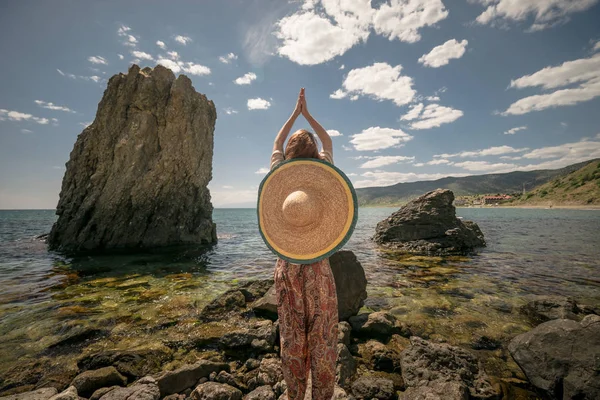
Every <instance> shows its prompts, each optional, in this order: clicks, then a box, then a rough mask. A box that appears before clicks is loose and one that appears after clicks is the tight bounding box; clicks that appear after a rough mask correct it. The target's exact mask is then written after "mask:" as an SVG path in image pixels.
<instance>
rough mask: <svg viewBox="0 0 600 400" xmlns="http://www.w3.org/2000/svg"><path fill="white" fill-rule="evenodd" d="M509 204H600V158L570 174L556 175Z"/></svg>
mask: <svg viewBox="0 0 600 400" xmlns="http://www.w3.org/2000/svg"><path fill="white" fill-rule="evenodd" d="M509 204H511V205H546V206H549V205H555V206H556V205H600V160H593V161H591V162H590V163H588V164H587V165H584V166H583V167H582V168H580V169H578V170H576V171H573V172H571V173H570V174H567V175H563V176H558V177H556V178H554V179H552V180H551V181H550V182H547V183H545V184H543V185H541V186H538V187H537V188H535V189H534V190H532V191H530V192H529V193H526V194H525V196H521V197H520V198H517V199H515V200H514V201H512V202H510V203H509Z"/></svg>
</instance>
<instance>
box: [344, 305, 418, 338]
mask: <svg viewBox="0 0 600 400" xmlns="http://www.w3.org/2000/svg"><path fill="white" fill-rule="evenodd" d="M348 321H349V322H350V325H351V326H352V332H354V333H355V334H356V335H357V336H362V337H370V338H380V339H387V338H389V337H390V336H392V335H394V334H399V335H402V336H410V332H409V331H408V329H407V328H406V327H405V326H404V325H403V324H402V323H401V322H400V321H398V320H397V319H396V317H395V316H393V315H392V314H390V313H388V312H386V311H376V312H373V313H363V314H359V315H355V316H353V317H350V319H349V320H348Z"/></svg>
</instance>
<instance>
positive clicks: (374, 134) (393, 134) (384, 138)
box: [350, 126, 413, 151]
mask: <svg viewBox="0 0 600 400" xmlns="http://www.w3.org/2000/svg"><path fill="white" fill-rule="evenodd" d="M412 138H413V137H412V136H410V135H409V134H407V133H405V132H403V131H402V130H400V129H392V128H380V127H378V126H374V127H370V128H367V129H365V130H363V131H362V132H361V133H357V134H355V135H352V139H351V140H350V143H352V145H354V148H355V149H356V150H360V151H365V150H380V149H387V148H389V147H392V146H397V145H403V143H405V142H408V141H409V140H411V139H412Z"/></svg>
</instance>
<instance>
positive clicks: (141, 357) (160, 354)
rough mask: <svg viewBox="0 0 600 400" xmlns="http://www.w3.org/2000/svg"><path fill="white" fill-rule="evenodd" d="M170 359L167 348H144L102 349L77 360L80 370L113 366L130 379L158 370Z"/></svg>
mask: <svg viewBox="0 0 600 400" xmlns="http://www.w3.org/2000/svg"><path fill="white" fill-rule="evenodd" d="M170 360H171V353H170V351H169V350H168V349H160V348H159V349H146V350H132V351H120V350H114V351H104V352H100V353H95V354H91V355H88V356H84V357H82V358H80V359H79V360H78V361H77V366H78V367H79V369H80V370H81V371H87V370H90V369H98V368H102V367H108V366H111V365H112V366H114V367H115V368H116V369H117V371H119V373H120V374H122V375H124V376H126V377H127V378H128V379H129V380H130V381H134V380H136V379H139V378H142V377H144V376H147V375H149V374H154V373H157V372H160V370H161V367H162V365H163V364H165V363H167V362H168V361H170Z"/></svg>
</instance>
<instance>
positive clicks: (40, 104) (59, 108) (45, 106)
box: [35, 100, 75, 113]
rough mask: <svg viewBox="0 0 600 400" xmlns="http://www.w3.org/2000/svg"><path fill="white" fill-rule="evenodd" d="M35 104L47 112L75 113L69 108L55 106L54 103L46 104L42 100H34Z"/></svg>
mask: <svg viewBox="0 0 600 400" xmlns="http://www.w3.org/2000/svg"><path fill="white" fill-rule="evenodd" d="M35 104H37V105H38V106H40V107H43V108H47V109H48V110H54V111H64V112H69V113H75V111H73V110H71V109H70V108H69V107H64V106H57V105H56V104H54V103H49V102H46V101H43V100H35Z"/></svg>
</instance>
